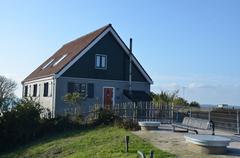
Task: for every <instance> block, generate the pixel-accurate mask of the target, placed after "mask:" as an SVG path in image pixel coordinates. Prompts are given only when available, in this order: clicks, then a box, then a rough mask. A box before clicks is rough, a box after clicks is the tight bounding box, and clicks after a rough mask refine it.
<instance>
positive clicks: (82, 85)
mask: <svg viewBox="0 0 240 158" xmlns="http://www.w3.org/2000/svg"><path fill="white" fill-rule="evenodd" d="M80 85H81V93H82V94H85V93H86V84H85V83H82V84H80Z"/></svg>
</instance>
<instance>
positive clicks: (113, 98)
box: [102, 86, 115, 108]
mask: <svg viewBox="0 0 240 158" xmlns="http://www.w3.org/2000/svg"><path fill="white" fill-rule="evenodd" d="M105 88H111V89H113V97H112V106H114V105H115V87H110V86H104V87H103V88H102V105H103V108H104V94H105V93H104V89H105Z"/></svg>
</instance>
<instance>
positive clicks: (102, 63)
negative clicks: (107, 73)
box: [95, 54, 107, 69]
mask: <svg viewBox="0 0 240 158" xmlns="http://www.w3.org/2000/svg"><path fill="white" fill-rule="evenodd" d="M95 68H96V69H107V56H106V55H103V54H96V57H95Z"/></svg>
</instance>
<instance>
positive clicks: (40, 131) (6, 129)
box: [0, 99, 82, 152]
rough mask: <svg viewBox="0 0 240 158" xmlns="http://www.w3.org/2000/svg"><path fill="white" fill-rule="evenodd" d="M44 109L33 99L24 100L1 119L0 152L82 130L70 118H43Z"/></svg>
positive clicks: (76, 122)
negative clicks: (36, 140) (61, 133)
mask: <svg viewBox="0 0 240 158" xmlns="http://www.w3.org/2000/svg"><path fill="white" fill-rule="evenodd" d="M42 111H43V108H42V107H41V106H40V104H39V103H37V102H35V101H33V100H32V99H22V100H21V101H19V102H18V103H17V105H16V106H15V107H14V108H13V109H12V110H11V111H6V112H4V113H3V116H2V117H0V129H1V130H0V152H2V151H6V150H8V149H10V148H14V147H16V146H18V145H22V144H26V143H27V142H30V141H32V140H35V139H38V138H41V137H43V136H46V135H49V134H54V133H58V132H61V131H66V130H71V129H78V128H81V127H82V125H80V123H79V121H74V120H72V119H70V118H69V117H56V118H41V117H40V115H41V113H42Z"/></svg>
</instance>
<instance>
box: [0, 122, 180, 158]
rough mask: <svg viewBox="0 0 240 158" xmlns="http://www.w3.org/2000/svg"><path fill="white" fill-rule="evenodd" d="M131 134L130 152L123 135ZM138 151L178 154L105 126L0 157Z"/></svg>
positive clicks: (102, 156) (98, 157) (88, 157)
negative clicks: (126, 149) (125, 149)
mask: <svg viewBox="0 0 240 158" xmlns="http://www.w3.org/2000/svg"><path fill="white" fill-rule="evenodd" d="M126 135H129V136H130V143H129V153H125V152H124V137H125V136H126ZM137 150H141V151H144V152H145V153H149V151H150V150H154V152H155V157H159V158H160V157H161V158H165V157H175V156H174V155H172V154H169V153H167V152H164V151H161V150H159V149H156V148H155V147H153V146H152V145H151V144H149V143H148V142H146V141H144V140H143V139H141V138H139V137H137V136H135V135H133V134H132V133H131V132H129V131H126V130H124V129H119V128H117V127H112V126H102V127H97V128H95V129H91V130H84V131H71V132H65V133H64V134H61V135H58V136H55V137H51V138H45V139H42V140H40V141H38V142H35V143H33V144H30V145H27V146H24V147H21V148H19V149H17V150H15V151H13V152H10V153H7V154H4V155H2V156H0V157H1V158H10V157H11V158H23V157H24V158H25V157H27V158H28V157H37V158H38V157H39V158H48V157H69V158H75V157H80V158H112V157H127V158H136V157H137Z"/></svg>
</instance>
